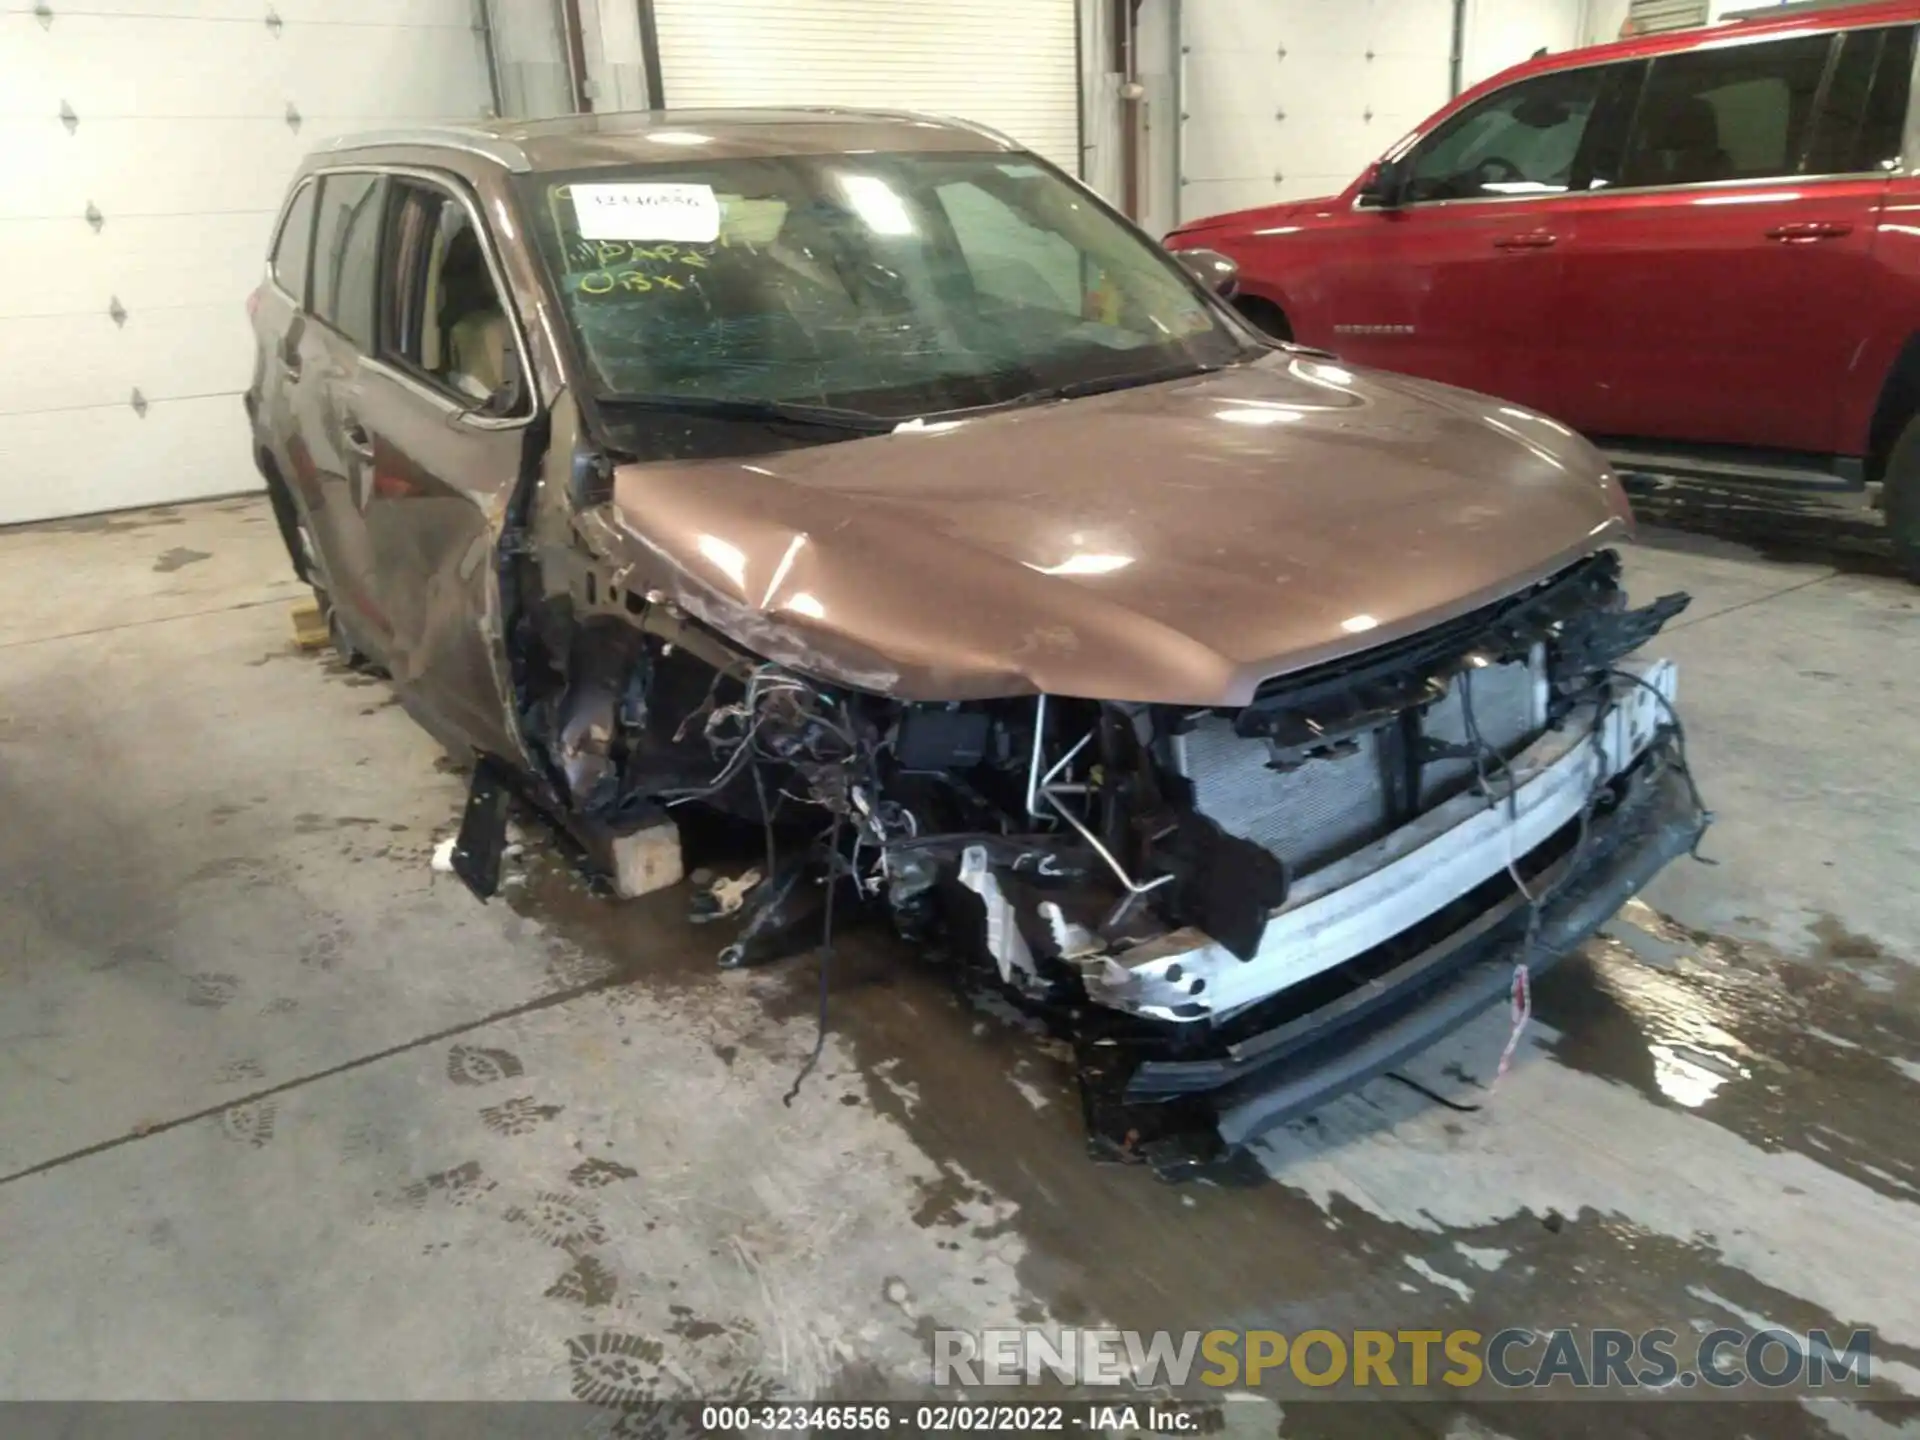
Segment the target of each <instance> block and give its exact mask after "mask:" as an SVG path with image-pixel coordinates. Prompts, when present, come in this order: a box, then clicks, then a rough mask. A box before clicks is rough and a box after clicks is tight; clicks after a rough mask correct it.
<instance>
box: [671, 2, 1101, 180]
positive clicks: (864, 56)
mask: <svg viewBox="0 0 1920 1440" xmlns="http://www.w3.org/2000/svg"><path fill="white" fill-rule="evenodd" d="M655 14H656V17H657V24H658V27H659V34H660V69H661V80H662V82H663V83H664V85H665V87H666V92H667V97H666V98H667V106H668V108H670V109H674V110H685V109H697V108H700V107H702V106H710V105H848V106H870V107H873V108H877V109H904V110H926V111H930V112H932V113H934V114H939V115H957V116H961V117H963V118H965V119H968V120H974V121H977V122H979V123H980V124H983V125H990V126H992V127H993V128H994V129H996V130H1001V131H1004V132H1005V133H1006V134H1008V135H1010V136H1012V137H1013V138H1014V139H1015V140H1018V141H1019V142H1020V143H1021V144H1023V145H1025V146H1027V147H1028V148H1029V149H1032V150H1036V151H1038V152H1039V153H1040V154H1042V155H1045V156H1046V157H1047V158H1048V159H1049V160H1051V161H1053V163H1054V164H1056V165H1058V166H1060V167H1061V168H1062V169H1064V170H1066V171H1067V172H1068V173H1069V174H1073V175H1077V174H1079V173H1080V85H1079V75H1078V70H1077V66H1076V60H1075V53H1074V0H939V3H937V4H936V3H933V0H912V3H902V0H784V3H778V4H769V3H768V0H656V5H655Z"/></svg>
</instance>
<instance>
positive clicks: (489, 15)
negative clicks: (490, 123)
mask: <svg viewBox="0 0 1920 1440" xmlns="http://www.w3.org/2000/svg"><path fill="white" fill-rule="evenodd" d="M473 8H474V14H475V15H476V16H477V17H478V19H479V21H480V23H479V25H478V26H476V27H475V28H476V29H478V30H479V32H480V47H481V49H483V50H484V51H485V52H486V57H487V93H488V94H489V95H490V96H491V97H492V99H493V114H494V117H495V118H496V119H498V118H499V116H500V114H501V113H502V112H503V111H504V110H505V109H506V98H505V96H506V92H505V91H504V90H503V89H502V88H501V85H500V51H499V49H498V48H497V47H496V46H495V45H494V43H493V0H473Z"/></svg>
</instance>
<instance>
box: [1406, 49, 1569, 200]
mask: <svg viewBox="0 0 1920 1440" xmlns="http://www.w3.org/2000/svg"><path fill="white" fill-rule="evenodd" d="M1600 85H1601V71H1600V70H1599V69H1597V68H1596V69H1586V70H1564V71H1560V72H1557V73H1555V74H1552V75H1541V76H1538V77H1536V78H1535V79H1532V80H1523V81H1521V82H1520V83H1519V84H1518V85H1512V86H1509V87H1508V88H1507V89H1505V90H1502V91H1500V92H1499V93H1498V94H1495V95H1489V96H1488V97H1487V98H1486V99H1485V100H1482V101H1481V102H1480V103H1479V104H1478V105H1475V106H1473V107H1472V108H1471V109H1468V110H1463V111H1461V112H1460V114H1458V115H1456V116H1454V117H1453V119H1451V120H1449V121H1447V122H1446V124H1444V125H1442V126H1441V127H1440V128H1439V129H1438V130H1436V131H1434V133H1433V134H1432V135H1430V136H1429V137H1428V138H1427V139H1426V140H1424V141H1422V142H1421V144H1420V147H1419V148H1418V149H1417V150H1415V151H1414V153H1413V157H1412V165H1411V179H1410V181H1409V183H1408V191H1407V198H1408V199H1410V200H1414V201H1420V200H1459V199H1466V198H1470V197H1475V196H1482V195H1551V194H1559V193H1560V192H1562V191H1565V190H1568V189H1570V188H1572V187H1573V183H1574V179H1573V171H1574V158H1575V156H1577V155H1578V154H1579V152H1580V140H1581V137H1582V135H1584V134H1585V133H1586V128H1587V118H1588V117H1589V116H1590V115H1591V114H1592V113H1593V105H1594V100H1595V97H1596V96H1597V95H1598V94H1599V92H1600Z"/></svg>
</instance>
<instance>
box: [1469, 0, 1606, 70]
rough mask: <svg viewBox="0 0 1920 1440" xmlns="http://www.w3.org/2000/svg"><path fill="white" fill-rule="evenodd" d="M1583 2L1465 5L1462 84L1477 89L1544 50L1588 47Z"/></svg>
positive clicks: (1503, 0) (1508, 0) (1505, 0)
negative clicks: (1536, 52) (1464, 46)
mask: <svg viewBox="0 0 1920 1440" xmlns="http://www.w3.org/2000/svg"><path fill="white" fill-rule="evenodd" d="M1585 11H1586V6H1585V5H1584V4H1583V3H1582V0H1469V3H1468V8H1467V63H1466V83H1467V84H1469V85H1477V84H1479V82H1480V81H1482V80H1484V79H1486V78H1487V77H1488V76H1489V75H1495V74H1498V73H1499V72H1500V71H1502V70H1504V69H1506V68H1507V67H1508V66H1509V65H1518V64H1519V63H1520V62H1521V61H1522V60H1526V59H1528V58H1530V57H1531V56H1532V55H1533V54H1534V52H1535V51H1537V50H1539V49H1541V48H1542V47H1543V46H1544V47H1545V48H1546V49H1547V50H1549V51H1552V52H1553V53H1554V54H1556V55H1557V54H1559V53H1560V52H1561V51H1564V50H1577V49H1579V48H1580V46H1582V45H1584V44H1585V43H1586V36H1585V34H1584V28H1585V24H1586V14H1585Z"/></svg>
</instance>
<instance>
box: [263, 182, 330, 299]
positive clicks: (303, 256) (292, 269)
mask: <svg viewBox="0 0 1920 1440" xmlns="http://www.w3.org/2000/svg"><path fill="white" fill-rule="evenodd" d="M318 188H319V187H318V186H316V185H315V184H314V183H313V182H312V181H311V180H309V181H307V182H306V183H305V184H303V185H302V186H301V187H300V188H299V189H298V190H296V191H295V192H294V195H293V203H292V204H291V205H289V206H288V207H287V218H286V219H285V220H283V221H281V222H280V237H279V238H278V239H277V240H275V241H274V244H273V262H272V265H273V281H274V284H276V285H278V286H279V287H280V288H281V289H282V290H284V291H286V292H287V293H288V294H289V295H291V296H293V297H294V298H295V299H297V300H298V301H299V302H300V303H301V304H302V305H305V304H306V303H307V256H308V255H309V254H310V253H311V252H312V250H313V196H314V192H315V190H317V189H318Z"/></svg>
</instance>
